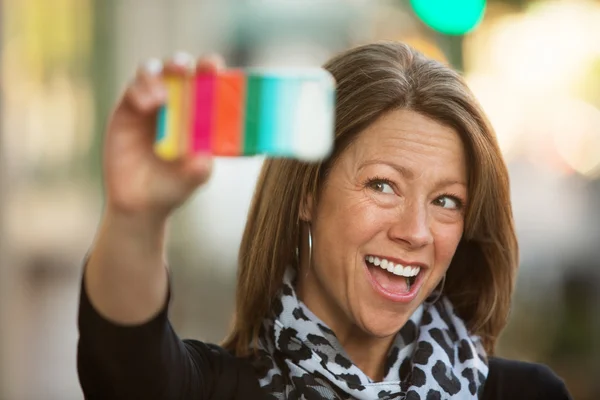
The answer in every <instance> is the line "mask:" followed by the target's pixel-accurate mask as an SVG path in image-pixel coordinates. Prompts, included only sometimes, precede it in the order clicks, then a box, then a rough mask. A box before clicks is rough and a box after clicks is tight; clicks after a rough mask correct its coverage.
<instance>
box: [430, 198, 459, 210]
mask: <svg viewBox="0 0 600 400" xmlns="http://www.w3.org/2000/svg"><path fill="white" fill-rule="evenodd" d="M433 203H434V204H435V205H437V206H440V207H442V208H446V209H448V210H460V209H462V207H463V202H462V201H461V200H460V199H459V198H458V197H456V196H452V195H449V194H445V195H442V196H440V197H438V198H437V199H435V200H434V201H433Z"/></svg>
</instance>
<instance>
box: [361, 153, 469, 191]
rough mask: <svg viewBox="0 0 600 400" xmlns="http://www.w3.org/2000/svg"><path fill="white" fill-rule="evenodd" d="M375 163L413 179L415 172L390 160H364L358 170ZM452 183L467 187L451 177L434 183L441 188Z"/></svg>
mask: <svg viewBox="0 0 600 400" xmlns="http://www.w3.org/2000/svg"><path fill="white" fill-rule="evenodd" d="M375 164H384V165H387V166H389V167H392V168H393V169H395V170H396V171H398V173H399V174H400V175H402V176H403V177H404V178H406V179H408V180H414V179H415V176H416V175H415V172H414V171H413V170H412V169H410V168H407V167H404V166H402V165H398V164H396V163H393V162H390V161H385V160H370V161H366V162H365V163H363V164H362V165H361V166H360V167H359V168H358V170H359V171H360V170H362V169H363V168H365V167H367V166H369V165H375ZM452 185H462V186H464V187H467V184H466V182H464V181H462V180H457V179H452V178H447V179H442V180H440V181H439V182H437V183H436V185H435V186H436V188H441V187H446V186H452Z"/></svg>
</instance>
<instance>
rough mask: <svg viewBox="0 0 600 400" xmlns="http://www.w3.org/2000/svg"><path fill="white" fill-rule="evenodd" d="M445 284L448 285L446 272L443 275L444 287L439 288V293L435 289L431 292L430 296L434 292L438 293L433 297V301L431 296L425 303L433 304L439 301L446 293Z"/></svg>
mask: <svg viewBox="0 0 600 400" xmlns="http://www.w3.org/2000/svg"><path fill="white" fill-rule="evenodd" d="M445 285H446V274H444V276H443V277H442V287H441V288H440V290H437V294H436V290H434V291H433V292H432V293H431V295H430V296H429V297H431V296H433V295H434V294H435V295H436V296H435V298H434V299H433V301H429V298H427V299H426V300H425V303H426V304H429V305H433V304H435V303H437V301H438V300H439V299H440V297H442V294H443V293H444V286H445ZM438 286H439V284H438Z"/></svg>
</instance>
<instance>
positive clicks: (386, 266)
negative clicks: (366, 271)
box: [365, 255, 421, 294]
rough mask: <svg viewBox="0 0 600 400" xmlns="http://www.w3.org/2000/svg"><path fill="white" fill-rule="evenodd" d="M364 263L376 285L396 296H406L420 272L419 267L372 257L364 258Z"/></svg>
mask: <svg viewBox="0 0 600 400" xmlns="http://www.w3.org/2000/svg"><path fill="white" fill-rule="evenodd" d="M365 262H366V264H367V266H368V267H370V269H371V271H372V275H373V277H374V278H375V280H376V281H377V283H378V284H379V285H381V287H382V288H383V289H385V290H386V291H389V292H392V293H397V294H408V293H409V292H410V291H411V288H412V287H413V286H414V284H415V282H416V281H417V277H418V276H419V273H420V272H421V267H419V266H410V265H402V264H399V263H394V262H393V261H390V260H387V259H385V258H382V257H377V256H373V255H367V256H365ZM384 271H385V272H384Z"/></svg>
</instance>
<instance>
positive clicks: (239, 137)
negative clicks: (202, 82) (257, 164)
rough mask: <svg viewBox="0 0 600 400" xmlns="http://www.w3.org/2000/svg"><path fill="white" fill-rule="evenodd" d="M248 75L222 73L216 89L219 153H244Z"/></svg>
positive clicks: (215, 134) (215, 132) (215, 150)
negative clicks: (245, 102) (245, 101)
mask: <svg viewBox="0 0 600 400" xmlns="http://www.w3.org/2000/svg"><path fill="white" fill-rule="evenodd" d="M245 96H246V77H245V75H244V73H243V72H242V71H238V70H230V71H226V72H223V73H221V74H219V75H218V78H217V81H216V88H215V104H214V112H215V115H214V126H213V131H212V150H213V154H215V155H222V156H237V155H241V154H242V153H243V148H242V143H243V127H244V111H245V104H244V100H245Z"/></svg>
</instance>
